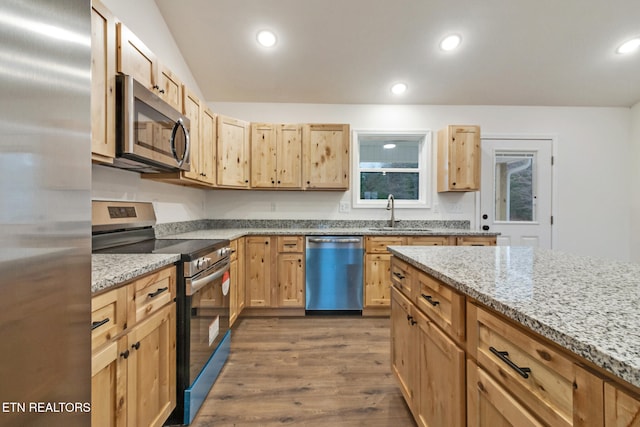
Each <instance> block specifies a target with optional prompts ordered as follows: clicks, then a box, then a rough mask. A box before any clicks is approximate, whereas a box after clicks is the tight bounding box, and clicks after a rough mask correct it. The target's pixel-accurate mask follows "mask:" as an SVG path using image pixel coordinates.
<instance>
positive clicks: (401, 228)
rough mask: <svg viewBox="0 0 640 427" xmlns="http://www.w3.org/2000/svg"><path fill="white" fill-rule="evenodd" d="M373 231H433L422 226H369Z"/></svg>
mask: <svg viewBox="0 0 640 427" xmlns="http://www.w3.org/2000/svg"><path fill="white" fill-rule="evenodd" d="M369 230H371V231H431V229H429V228H421V227H375V228H369Z"/></svg>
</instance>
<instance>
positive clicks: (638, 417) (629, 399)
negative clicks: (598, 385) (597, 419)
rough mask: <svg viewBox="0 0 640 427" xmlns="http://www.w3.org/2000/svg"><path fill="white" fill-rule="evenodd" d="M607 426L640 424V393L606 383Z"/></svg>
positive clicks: (622, 426)
mask: <svg viewBox="0 0 640 427" xmlns="http://www.w3.org/2000/svg"><path fill="white" fill-rule="evenodd" d="M604 425H605V427H627V426H633V427H638V426H640V395H639V394H637V393H631V392H627V391H625V390H623V389H622V388H620V387H618V386H616V385H614V384H611V383H605V385H604Z"/></svg>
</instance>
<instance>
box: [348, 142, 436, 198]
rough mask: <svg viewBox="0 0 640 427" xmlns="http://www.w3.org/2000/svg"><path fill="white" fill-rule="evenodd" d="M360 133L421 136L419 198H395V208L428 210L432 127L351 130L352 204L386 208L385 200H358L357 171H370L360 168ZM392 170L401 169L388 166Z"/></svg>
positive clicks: (430, 184)
mask: <svg viewBox="0 0 640 427" xmlns="http://www.w3.org/2000/svg"><path fill="white" fill-rule="evenodd" d="M361 136H388V137H393V136H400V137H407V136H416V137H419V138H420V139H421V141H422V142H421V144H420V148H419V153H420V154H419V159H418V168H417V169H418V182H419V187H418V200H402V199H400V200H399V199H395V207H396V208H402V209H405V208H409V209H411V208H417V209H428V208H430V207H431V193H432V188H431V187H432V175H433V170H432V168H431V166H432V152H433V151H432V132H431V130H352V138H351V140H352V150H351V152H352V153H353V156H352V171H353V173H352V174H351V176H352V183H351V184H352V185H351V188H352V207H353V208H355V209H361V208H365V209H366V208H375V209H380V208H386V207H387V200H386V199H375V200H371V199H361V198H360V174H361V172H362V170H364V171H370V169H369V168H363V169H362V170H361V168H360V137H361ZM388 169H390V171H392V172H398V171H400V172H402V170H399V169H395V168H388Z"/></svg>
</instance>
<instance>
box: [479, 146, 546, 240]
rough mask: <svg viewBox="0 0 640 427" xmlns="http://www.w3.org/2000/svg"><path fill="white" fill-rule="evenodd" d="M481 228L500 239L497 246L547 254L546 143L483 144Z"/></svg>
mask: <svg viewBox="0 0 640 427" xmlns="http://www.w3.org/2000/svg"><path fill="white" fill-rule="evenodd" d="M481 145H482V182H481V187H480V188H481V189H482V190H481V192H480V227H481V228H482V229H483V230H491V231H496V232H499V233H500V236H498V245H499V246H533V247H539V248H545V249H551V225H552V218H551V189H552V180H551V173H552V171H551V169H552V141H551V140H550V139H492V138H486V139H485V138H483V139H482V142H481Z"/></svg>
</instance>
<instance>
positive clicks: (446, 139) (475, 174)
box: [438, 125, 480, 192]
mask: <svg viewBox="0 0 640 427" xmlns="http://www.w3.org/2000/svg"><path fill="white" fill-rule="evenodd" d="M478 190H480V127H479V126H454V125H451V126H447V127H446V128H444V129H441V130H439V131H438V192H447V191H478Z"/></svg>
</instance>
